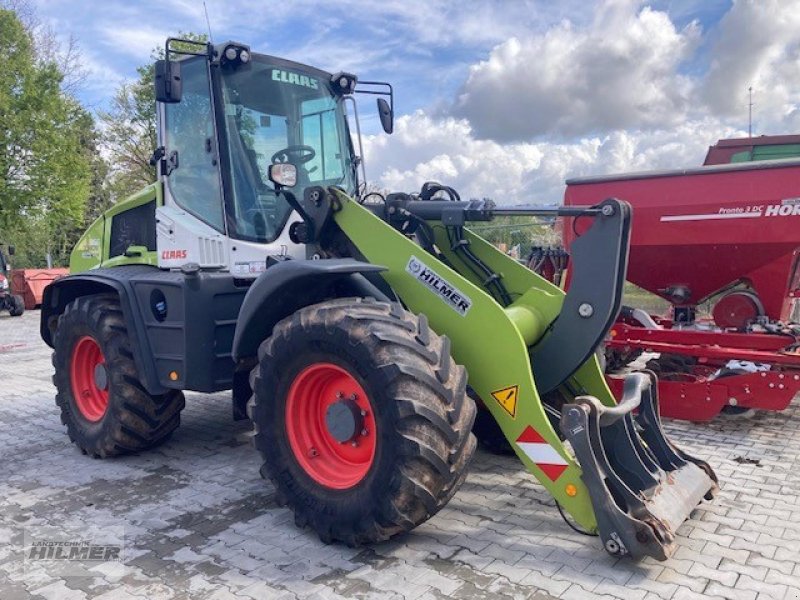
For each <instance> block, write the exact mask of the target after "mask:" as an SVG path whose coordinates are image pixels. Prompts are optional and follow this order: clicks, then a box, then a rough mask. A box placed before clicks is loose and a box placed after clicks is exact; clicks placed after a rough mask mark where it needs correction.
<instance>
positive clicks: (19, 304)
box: [8, 296, 25, 317]
mask: <svg viewBox="0 0 800 600" xmlns="http://www.w3.org/2000/svg"><path fill="white" fill-rule="evenodd" d="M10 302H11V308H10V309H9V310H8V312H9V314H10V315H11V316H12V317H19V316H22V313H24V312H25V300H23V299H22V296H11V298H10Z"/></svg>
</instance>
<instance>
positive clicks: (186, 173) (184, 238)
mask: <svg viewBox="0 0 800 600" xmlns="http://www.w3.org/2000/svg"><path fill="white" fill-rule="evenodd" d="M181 78H182V80H183V95H182V98H181V101H180V102H177V103H174V104H161V105H160V106H159V135H160V142H161V145H162V146H163V147H164V162H163V163H162V168H161V171H162V172H161V173H160V178H161V180H162V182H163V186H164V206H163V207H160V208H159V209H158V210H157V226H156V229H157V243H158V264H159V266H160V267H163V268H174V267H180V266H181V265H182V264H185V263H187V262H194V263H197V264H198V265H199V266H201V267H212V268H213V267H223V266H226V265H227V260H226V256H227V238H226V231H225V217H224V210H223V202H222V182H221V179H220V167H219V157H218V146H217V132H216V125H215V122H214V110H213V103H212V96H211V83H210V73H209V64H208V60H206V58H205V57H203V56H198V57H192V58H188V59H185V60H182V61H181Z"/></svg>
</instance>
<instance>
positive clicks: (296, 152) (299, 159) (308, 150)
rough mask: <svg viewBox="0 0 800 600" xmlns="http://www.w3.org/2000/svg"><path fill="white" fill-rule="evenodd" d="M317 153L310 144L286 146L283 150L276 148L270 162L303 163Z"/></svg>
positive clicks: (274, 163)
mask: <svg viewBox="0 0 800 600" xmlns="http://www.w3.org/2000/svg"><path fill="white" fill-rule="evenodd" d="M316 155H317V152H316V150H314V148H312V147H311V146H303V145H298V146H286V148H284V149H283V150H278V151H277V152H276V153H275V154H273V155H272V159H271V160H272V164H273V165H277V164H279V163H296V164H298V165H304V164H306V163H307V162H308V161H310V160H312V159H313V158H314V157H315V156H316Z"/></svg>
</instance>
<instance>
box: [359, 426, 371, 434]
mask: <svg viewBox="0 0 800 600" xmlns="http://www.w3.org/2000/svg"><path fill="white" fill-rule="evenodd" d="M368 433H369V429H367V428H366V427H365V428H364V429H362V430H361V435H367V434H368Z"/></svg>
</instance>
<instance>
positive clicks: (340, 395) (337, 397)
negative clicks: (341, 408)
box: [336, 392, 344, 400]
mask: <svg viewBox="0 0 800 600" xmlns="http://www.w3.org/2000/svg"><path fill="white" fill-rule="evenodd" d="M342 398H344V394H343V393H342V392H336V399H337V400H341V399H342Z"/></svg>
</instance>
